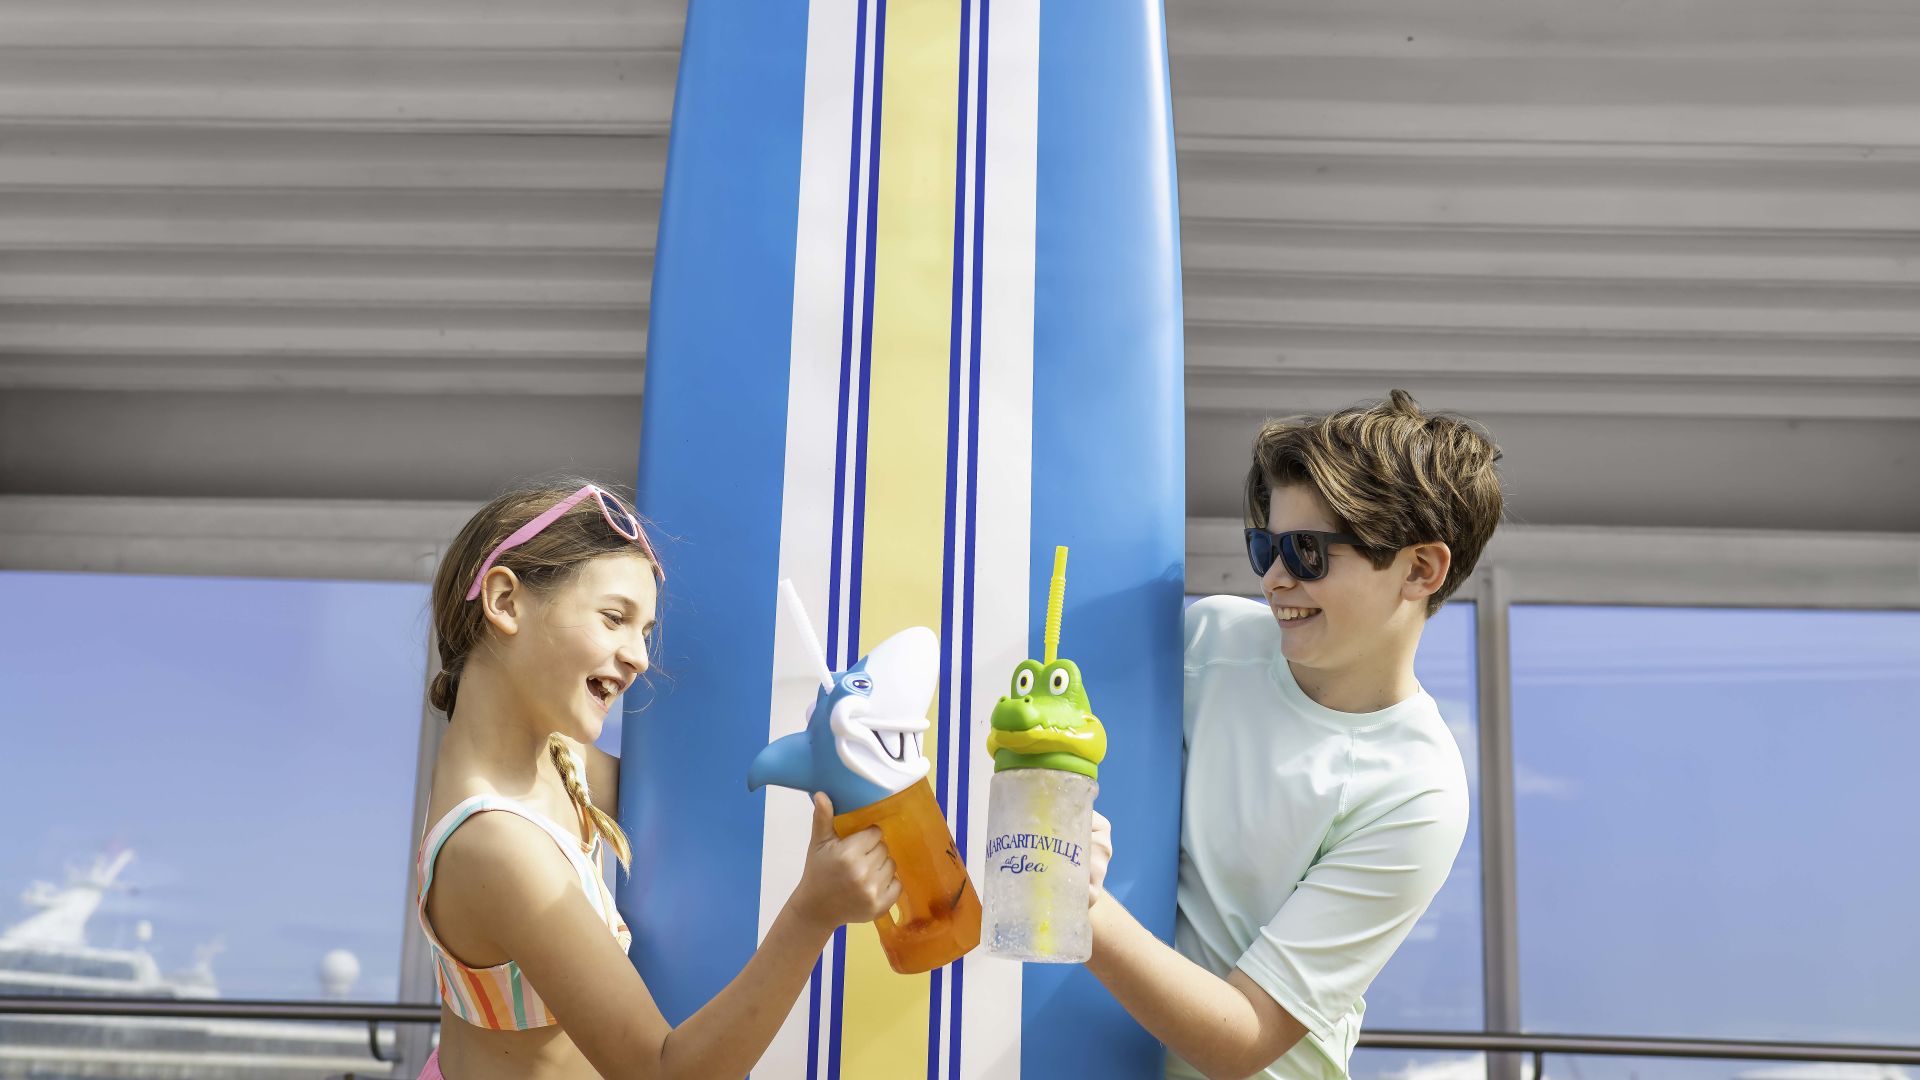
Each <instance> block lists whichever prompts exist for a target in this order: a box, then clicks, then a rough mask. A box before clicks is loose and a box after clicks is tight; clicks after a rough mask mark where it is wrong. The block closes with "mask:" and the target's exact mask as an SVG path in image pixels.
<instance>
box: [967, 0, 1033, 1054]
mask: <svg viewBox="0 0 1920 1080" xmlns="http://www.w3.org/2000/svg"><path fill="white" fill-rule="evenodd" d="M987 21H988V30H987V37H986V46H987V50H986V55H987V61H988V63H987V72H986V83H987V85H986V92H987V108H986V114H987V115H986V145H987V152H986V162H985V168H984V175H983V177H982V179H983V181H984V193H983V198H982V199H981V200H980V201H981V203H982V205H983V206H984V213H985V215H986V217H985V221H984V222H983V223H982V232H983V234H984V235H983V238H982V241H981V257H982V259H983V260H984V267H983V273H982V274H981V297H980V302H981V313H980V325H979V327H978V328H977V332H978V333H979V334H980V343H981V347H980V400H979V401H978V402H977V403H975V408H977V409H978V410H979V412H980V417H981V425H980V440H979V445H978V446H977V448H976V451H975V452H976V453H977V454H978V457H979V462H978V475H979V490H978V494H977V499H976V502H975V507H974V513H975V514H976V516H977V520H978V522H979V525H978V527H977V528H976V530H975V538H974V544H975V555H974V559H975V561H974V576H973V580H972V581H969V582H968V585H969V587H972V586H973V585H974V584H975V583H976V582H978V583H980V584H981V587H979V588H976V589H974V593H973V597H974V613H973V622H974V650H973V657H972V665H973V667H972V675H973V677H972V680H971V682H972V691H973V693H972V698H973V707H972V714H973V715H972V716H971V717H969V718H968V720H969V729H970V730H969V732H968V737H967V743H966V745H967V746H968V747H969V748H970V749H972V750H973V751H974V752H975V753H980V754H982V755H983V756H981V757H980V758H977V759H976V760H975V761H974V763H973V770H972V773H971V775H970V777H969V780H970V784H969V788H970V790H969V791H968V792H967V793H966V794H967V801H966V813H967V816H968V835H967V849H968V850H967V851H966V853H965V854H966V858H967V865H968V866H969V867H973V868H974V869H975V870H976V872H977V871H979V870H980V869H981V868H983V867H984V866H985V865H986V843H987V792H988V788H989V785H990V784H991V783H992V780H993V769H992V766H991V764H989V763H987V762H986V758H985V757H984V751H983V750H982V749H981V748H982V747H984V746H985V745H986V743H985V740H986V732H985V727H986V723H987V715H988V713H989V712H990V711H991V709H992V705H993V702H994V701H996V700H998V699H999V697H1000V695H1001V694H1002V693H1004V692H1005V690H1004V687H1005V685H1006V681H1007V679H1008V678H1010V677H1011V676H1012V673H1013V668H1014V665H1015V664H1018V663H1019V662H1020V661H1021V660H1024V659H1026V657H1027V634H1026V627H1027V620H1028V610H1027V595H1028V592H1029V576H1028V569H1029V567H1028V560H1029V558H1030V557H1031V554H1030V553H1031V544H1032V539H1033V537H1032V492H1033V487H1032V485H1033V475H1032V470H1033V258H1034V255H1033V253H1034V169H1035V162H1036V160H1037V142H1038V133H1039V126H1038V123H1039V89H1040V86H1039V83H1040V5H1039V3H1037V2H1035V0H1002V2H1000V3H994V4H992V5H991V8H990V18H989V19H988V20H987ZM1042 539H1045V538H1042ZM1049 542H1051V541H1049ZM962 993H963V996H964V999H965V1000H964V1001H963V1003H962V1013H961V1018H962V1021H963V1030H962V1035H961V1054H960V1072H959V1076H958V1077H955V1078H954V1080H1018V1077H1019V1074H1020V1045H1019V1038H1018V1034H1017V1033H1018V1032H1019V1030H1020V1009H1021V1004H1020V965H1019V964H1016V963H1012V962H1009V961H1005V960H996V959H993V958H991V957H989V956H988V955H987V954H986V952H985V950H976V951H975V952H974V953H973V955H971V956H969V957H968V958H967V963H966V978H965V985H964V987H963V990H962Z"/></svg>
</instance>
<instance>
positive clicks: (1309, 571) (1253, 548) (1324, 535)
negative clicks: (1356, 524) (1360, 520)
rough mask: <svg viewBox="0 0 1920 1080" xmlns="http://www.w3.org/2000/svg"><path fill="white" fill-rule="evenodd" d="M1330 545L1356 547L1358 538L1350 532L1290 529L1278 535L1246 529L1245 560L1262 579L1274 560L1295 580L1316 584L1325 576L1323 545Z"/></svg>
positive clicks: (1324, 549)
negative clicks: (1315, 582) (1278, 561)
mask: <svg viewBox="0 0 1920 1080" xmlns="http://www.w3.org/2000/svg"><path fill="white" fill-rule="evenodd" d="M1330 544H1352V545H1353V546H1355V547H1359V546H1360V538H1359V537H1357V536H1355V535H1353V534H1352V533H1334V532H1318V531H1316V530H1313V529H1293V530H1291V531H1289V532H1282V533H1273V532H1268V531H1267V530H1265V529H1248V530H1247V561H1248V562H1250V563H1252V564H1253V572H1254V573H1256V574H1258V575H1260V576H1261V577H1266V576H1267V571H1268V570H1271V569H1273V560H1274V559H1276V558H1277V559H1279V560H1280V562H1281V565H1283V566H1285V567H1286V568H1287V573H1288V574H1289V575H1290V576H1291V577H1292V578H1293V579H1294V580H1295V581H1319V580H1320V579H1321V578H1323V577H1326V576H1327V546H1328V545H1330Z"/></svg>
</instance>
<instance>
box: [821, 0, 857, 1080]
mask: <svg viewBox="0 0 1920 1080" xmlns="http://www.w3.org/2000/svg"><path fill="white" fill-rule="evenodd" d="M866 28H867V0H860V8H859V13H858V14H857V15H856V17H855V18H854V45H853V121H852V123H853V137H852V142H851V150H850V152H849V154H848V159H849V160H848V162H847V247H846V261H845V267H846V270H845V274H844V278H845V283H844V285H843V287H842V289H841V300H840V419H839V425H838V427H837V428H836V431H835V437H834V464H833V543H832V551H833V556H832V561H831V564H830V569H829V571H828V576H827V663H829V664H832V663H833V662H834V656H835V655H836V653H835V650H836V648H837V647H838V645H839V631H840V542H841V536H842V532H843V530H842V528H841V523H842V522H843V521H844V520H845V519H844V518H843V517H842V515H843V514H845V513H846V490H847V394H848V392H849V391H850V390H851V388H852V379H850V378H849V373H850V369H851V367H852V363H853V284H854V257H855V244H854V241H855V240H856V238H857V237H858V235H859V230H858V224H859V217H858V213H859V205H860V149H861V146H862V138H861V136H862V135H863V134H864V133H865V132H864V126H863V124H862V120H863V119H864V118H863V117H862V115H861V106H862V105H863V104H864V100H865V99H864V93H865V90H866V53H867V29H866ZM820 977H821V961H819V960H816V961H814V964H813V974H812V975H810V976H809V977H808V979H807V984H808V988H809V989H808V993H807V1080H818V1078H819V1075H820Z"/></svg>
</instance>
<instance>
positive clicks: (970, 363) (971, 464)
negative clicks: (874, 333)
mask: <svg viewBox="0 0 1920 1080" xmlns="http://www.w3.org/2000/svg"><path fill="white" fill-rule="evenodd" d="M992 16H993V0H980V78H979V79H978V80H977V81H976V86H975V93H976V94H977V95H978V101H979V104H978V106H977V109H978V111H977V113H976V116H977V119H976V120H975V121H974V125H973V204H974V206H973V342H972V351H971V354H970V355H969V356H968V358H967V395H968V397H967V400H968V402H969V403H970V404H971V405H972V408H971V409H969V410H968V413H967V554H966V560H967V562H966V582H967V594H966V600H965V602H964V604H963V606H962V608H961V611H962V614H961V631H960V715H961V716H972V715H973V596H974V587H973V582H974V578H973V561H974V540H975V537H976V535H977V534H978V524H977V522H978V521H979V515H978V513H977V512H976V511H977V510H978V508H979V505H980V309H981V302H980V285H981V280H982V278H983V277H984V272H983V271H984V268H985V266H986V253H985V252H984V251H983V250H982V245H983V241H984V237H985V235H986V232H985V224H986V220H987V42H989V41H991V40H992V38H990V37H988V36H987V28H988V27H989V26H990V25H991V22H992ZM972 777H973V755H972V754H969V753H964V752H963V753H961V755H960V813H959V814H958V818H959V835H958V836H957V837H956V839H958V841H959V843H960V850H961V851H962V852H965V851H966V850H967V818H968V810H969V809H970V807H969V803H970V802H971V799H970V795H971V793H972V790H973V788H972V786H971V785H972ZM964 857H965V856H964V855H963V856H962V858H964ZM966 977H967V971H966V958H965V957H962V958H961V959H959V960H956V961H954V964H953V1020H952V1029H951V1034H950V1035H949V1037H948V1039H949V1041H948V1047H949V1049H948V1056H947V1075H949V1076H959V1075H960V1034H961V1032H962V1030H963V1029H964V1024H963V1022H962V1021H963V1017H962V1012H963V1010H964V1006H965V1004H966V997H965V993H964V991H965V988H966Z"/></svg>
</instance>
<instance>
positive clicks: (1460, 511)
mask: <svg viewBox="0 0 1920 1080" xmlns="http://www.w3.org/2000/svg"><path fill="white" fill-rule="evenodd" d="M1499 457H1500V451H1499V448H1498V447H1496V446H1495V445H1494V444H1493V442H1492V441H1491V440H1490V439H1489V438H1488V437H1487V436H1486V434H1485V433H1484V432H1483V431H1481V430H1480V429H1478V428H1476V427H1475V426H1473V425H1472V424H1470V423H1469V422H1467V421H1464V420H1461V419H1458V418H1454V417H1447V416H1429V415H1426V414H1423V413H1422V412H1421V411H1420V407H1419V405H1418V404H1416V403H1415V402H1414V400H1413V398H1412V397H1411V396H1410V395H1408V394H1407V393H1406V392H1405V391H1403V390H1395V391H1393V394H1392V397H1391V398H1390V399H1389V400H1388V401H1385V402H1380V403H1378V404H1373V405H1367V406H1353V407H1350V408H1347V409H1343V410H1341V411H1339V412H1336V413H1333V414H1330V415H1327V416H1323V417H1304V418H1294V419H1288V420H1276V421H1271V422H1269V423H1268V424H1266V426H1265V427H1263V428H1262V429H1261V431H1260V434H1259V435H1258V436H1257V437H1256V438H1255V440H1254V445H1253V462H1252V466H1251V467H1250V468H1249V470H1248V472H1247V481H1246V515H1247V521H1248V524H1249V525H1250V526H1251V527H1250V528H1249V529H1248V530H1247V548H1248V556H1249V559H1250V561H1251V562H1252V563H1253V566H1254V569H1255V571H1256V572H1258V573H1259V574H1260V575H1261V579H1260V586H1261V592H1262V593H1263V594H1264V598H1265V601H1266V603H1265V604H1264V605H1263V604H1261V603H1260V602H1258V601H1254V600H1249V599H1245V598H1242V597H1233V596H1214V597H1209V598H1207V599H1205V600H1201V601H1199V602H1197V603H1195V604H1194V605H1193V606H1192V607H1190V608H1189V609H1188V610H1187V614H1186V691H1185V717H1184V725H1185V727H1184V730H1185V746H1186V761H1185V770H1186V772H1185V777H1184V785H1185V786H1184V793H1183V795H1182V821H1181V828H1180V880H1179V910H1178V916H1177V919H1176V922H1175V931H1174V947H1173V948H1168V947H1167V946H1166V945H1165V944H1163V943H1162V942H1161V941H1160V940H1159V939H1157V938H1155V937H1154V936H1153V934H1152V933H1150V932H1149V931H1147V930H1146V929H1145V928H1143V927H1142V926H1141V925H1140V924H1139V923H1138V922H1136V921H1135V920H1134V919H1133V917H1132V916H1131V915H1129V914H1128V913H1127V912H1126V910H1125V909H1123V908H1122V907H1121V906H1120V905H1119V903H1117V902H1116V901H1115V900H1114V899H1113V898H1112V897H1111V896H1108V895H1107V894H1106V893H1105V891H1104V890H1102V889H1099V888H1098V887H1096V888H1095V890H1094V901H1093V909H1092V912H1091V918H1092V921H1093V937H1094V945H1093V958H1092V959H1091V960H1089V961H1088V962H1087V966H1088V969H1089V970H1091V971H1092V972H1093V974H1094V975H1095V976H1096V977H1097V978H1099V979H1100V981H1101V982H1102V983H1104V984H1106V986H1107V988H1108V989H1109V990H1110V991H1112V993H1113V995H1114V997H1116V998H1118V999H1119V1001H1120V1003H1121V1005H1123V1006H1124V1007H1125V1008H1126V1009H1127V1011H1128V1012H1129V1013H1131V1014H1132V1015H1133V1017H1134V1018H1135V1019H1136V1020H1138V1021H1139V1022H1140V1023H1141V1025H1142V1026H1144V1027H1145V1028H1146V1029H1147V1030H1148V1031H1150V1032H1152V1033H1153V1034H1154V1036H1155V1037H1157V1038H1158V1039H1159V1040H1160V1041H1161V1042H1163V1043H1165V1044H1166V1046H1167V1049H1168V1055H1167V1069H1166V1075H1167V1076H1168V1077H1174V1078H1181V1080H1188V1078H1193V1077H1206V1078H1209V1080H1215V1078H1220V1077H1246V1076H1253V1075H1258V1076H1262V1077H1269V1078H1274V1080H1281V1078H1303V1077H1315V1078H1335V1077H1345V1076H1346V1075H1347V1063H1348V1059H1349V1057H1350V1055H1351V1054H1352V1051H1353V1046H1354V1041H1355V1039H1356V1038H1357V1037H1358V1035H1359V1031H1360V1017H1361V1014H1362V1012H1363V1011H1364V1009H1365V1002H1364V1001H1362V999H1361V994H1362V993H1363V992H1364V991H1365V990H1366V988H1367V986H1368V985H1369V984H1370V983H1372V981H1373V978H1374V976H1375V975H1377V974H1378V973H1379V972H1380V969H1381V967H1382V966H1384V965H1385V964H1386V962H1387V959H1388V958H1389V957H1391V956H1392V955H1393V951H1394V950H1395V949H1396V948H1398V947H1399V945H1400V943H1401V942H1402V941H1403V940H1405V939H1406V936H1407V933H1408V932H1409V931H1410V930H1412V929H1413V924H1414V922H1415V921H1416V920H1417V919H1419V917H1420V914H1421V913H1422V912H1423V911H1425V910H1426V908H1427V904H1428V903H1429V902H1430V901H1431V900H1432V899H1433V895H1434V893H1436V892H1437V891H1439V888H1440V886H1441V884H1442V883H1443V882H1444V881H1445V880H1446V877H1447V872H1448V869H1449V868H1450V867H1451V866H1452V864H1453V859H1454V856H1455V855H1456V854H1458V852H1459V850H1460V841H1461V837H1462V836H1463V835H1464V833H1465V831H1466V824H1467V778H1466V770H1465V768H1464V767H1463V765H1462V762H1461V759H1460V751H1459V748H1458V747H1457V746H1456V745H1455V743H1454V740H1453V737H1452V735H1451V734H1450V733H1449V732H1448V730H1447V727H1446V724H1445V723H1444V722H1442V720H1441V718H1440V712H1439V709H1438V708H1437V707H1436V706H1435V704H1434V701H1433V699H1432V698H1431V697H1429V696H1427V694H1426V692H1425V691H1424V690H1422V689H1421V688H1420V684H1419V683H1418V682H1417V681H1416V680H1415V678H1414V674H1413V657H1414V651H1415V649H1416V648H1417V647H1418V645H1419V643H1420V632H1421V630H1422V629H1423V628H1424V627H1425V625H1426V620H1427V618H1428V617H1429V616H1431V615H1432V614H1433V613H1434V612H1435V611H1438V610H1439V609H1440V605H1441V604H1442V603H1444V602H1445V601H1446V599H1447V597H1448V596H1450V595H1452V593H1453V592H1454V590H1455V589H1456V588H1458V587H1459V584H1460V582H1461V581H1462V580H1464V579H1465V578H1466V576H1467V575H1468V574H1469V573H1471V572H1472V570H1473V566H1474V563H1475V562H1476V561H1477V560H1478V559H1479V557H1480V552H1481V550H1482V549H1483V548H1484V547H1485V546H1486V544H1487V540H1488V539H1489V538H1490V537H1491V536H1492V535H1493V530H1494V526H1495V525H1496V524H1498V522H1499V520H1500V513H1501V503H1502V500H1501V494H1500V483H1499V478H1498V476H1497V474H1496V473H1495V471H1494V463H1495V462H1496V461H1498V460H1499ZM1095 833H1096V837H1095V847H1096V851H1095V853H1094V865H1093V867H1092V870H1093V874H1094V880H1095V882H1096V886H1097V884H1098V882H1099V881H1100V880H1101V879H1103V878H1104V876H1105V872H1106V857H1107V855H1108V854H1109V853H1110V851H1111V844H1110V841H1109V840H1108V833H1107V826H1106V822H1105V820H1104V819H1099V820H1097V821H1096V823H1095ZM1102 848H1104V849H1105V850H1100V849H1102Z"/></svg>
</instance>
